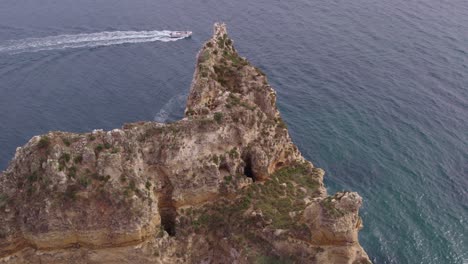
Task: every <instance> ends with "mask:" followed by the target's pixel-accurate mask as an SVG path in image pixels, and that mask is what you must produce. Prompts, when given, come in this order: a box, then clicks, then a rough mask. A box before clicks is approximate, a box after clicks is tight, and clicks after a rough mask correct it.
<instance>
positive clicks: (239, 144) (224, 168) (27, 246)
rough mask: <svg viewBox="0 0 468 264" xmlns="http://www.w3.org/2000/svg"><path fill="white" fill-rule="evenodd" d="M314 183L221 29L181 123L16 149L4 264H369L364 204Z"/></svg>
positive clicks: (1, 205)
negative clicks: (363, 240) (363, 237)
mask: <svg viewBox="0 0 468 264" xmlns="http://www.w3.org/2000/svg"><path fill="white" fill-rule="evenodd" d="M323 175H324V171H323V170H321V169H318V168H315V167H314V166H313V165H312V163H310V162H308V161H306V160H305V159H304V158H303V157H302V155H301V153H300V152H299V151H298V149H297V147H296V146H295V145H294V144H293V143H292V141H291V139H290V137H289V134H288V131H287V128H286V125H285V124H284V122H283V121H282V119H281V116H280V114H279V112H278V110H277V108H276V94H275V91H274V90H273V89H272V88H271V86H270V85H269V84H268V82H267V78H266V76H265V75H264V74H263V73H262V72H261V71H260V70H259V69H257V68H255V67H254V66H252V65H251V64H250V63H249V62H248V61H247V60H246V59H245V58H242V57H240V56H239V55H238V53H237V51H236V50H235V48H234V46H233V42H232V40H231V39H230V38H229V37H228V35H227V32H226V28H225V26H224V24H216V25H215V30H214V35H213V37H212V38H211V39H210V40H209V41H208V42H206V43H205V45H204V46H203V48H202V49H201V51H200V52H199V54H198V57H197V64H196V70H195V74H194V77H193V83H192V87H191V90H190V95H189V97H188V101H187V108H186V111H185V118H183V119H182V120H180V121H178V122H175V123H170V124H161V123H156V122H138V123H132V124H126V125H124V126H123V128H122V129H115V130H112V131H107V132H106V131H102V130H95V131H93V132H91V133H86V134H74V133H65V132H50V133H48V134H46V135H42V136H36V137H33V138H32V139H31V140H30V141H29V142H28V143H27V144H26V145H25V146H23V147H21V148H18V149H17V151H16V154H15V157H14V159H13V160H12V161H11V162H10V164H9V166H8V168H7V170H6V171H5V172H3V173H2V174H1V175H0V263H270V262H273V261H279V263H281V262H285V263H370V261H369V260H368V258H367V255H366V253H365V252H364V251H363V249H362V248H361V246H360V245H359V243H358V238H357V233H358V230H359V229H360V228H361V226H362V224H361V220H360V217H359V216H358V210H359V207H360V205H361V203H362V200H361V197H360V196H359V195H358V194H357V193H338V194H335V195H334V196H327V194H326V189H325V188H324V186H323ZM277 263H278V262H277Z"/></svg>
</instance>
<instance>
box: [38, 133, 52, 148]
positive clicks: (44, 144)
mask: <svg viewBox="0 0 468 264" xmlns="http://www.w3.org/2000/svg"><path fill="white" fill-rule="evenodd" d="M49 145H50V138H49V137H48V136H42V137H41V139H40V140H39V143H37V146H38V147H39V148H40V149H43V148H48V147H49Z"/></svg>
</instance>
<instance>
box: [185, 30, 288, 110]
mask: <svg viewBox="0 0 468 264" xmlns="http://www.w3.org/2000/svg"><path fill="white" fill-rule="evenodd" d="M239 105H240V106H242V105H243V106H244V107H245V106H247V107H258V108H259V109H260V110H261V111H262V112H263V113H265V114H266V115H267V116H268V117H269V118H279V113H278V110H277V108H276V93H275V91H274V90H273V89H272V88H271V86H269V84H268V82H267V79H266V76H265V74H264V73H263V72H262V71H261V70H260V69H258V68H256V67H254V66H252V65H251V64H250V63H249V62H248V61H247V59H245V58H243V57H241V56H240V55H239V54H238V53H237V51H236V49H235V48H234V42H233V41H232V40H231V39H230V38H229V36H228V33H227V30H226V25H225V24H221V23H216V24H215V26H214V34H213V37H212V38H211V39H210V40H208V41H207V42H206V43H205V44H204V45H203V48H202V49H201V50H200V52H199V53H198V56H197V65H196V70H195V74H194V79H193V82H192V87H191V89H190V95H189V97H188V102H187V108H186V115H189V116H190V115H206V114H208V113H211V112H213V111H223V112H230V111H235V110H236V109H233V110H231V108H232V107H234V108H236V106H239Z"/></svg>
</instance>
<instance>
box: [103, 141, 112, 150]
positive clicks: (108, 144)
mask: <svg viewBox="0 0 468 264" xmlns="http://www.w3.org/2000/svg"><path fill="white" fill-rule="evenodd" d="M111 147H112V145H111V144H110V143H107V142H106V143H104V148H106V149H110V148H111Z"/></svg>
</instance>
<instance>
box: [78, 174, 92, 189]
mask: <svg viewBox="0 0 468 264" xmlns="http://www.w3.org/2000/svg"><path fill="white" fill-rule="evenodd" d="M78 182H79V183H80V185H81V186H83V187H85V188H87V187H88V186H89V185H90V184H91V179H90V178H89V177H88V176H81V177H80V178H79V179H78Z"/></svg>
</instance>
